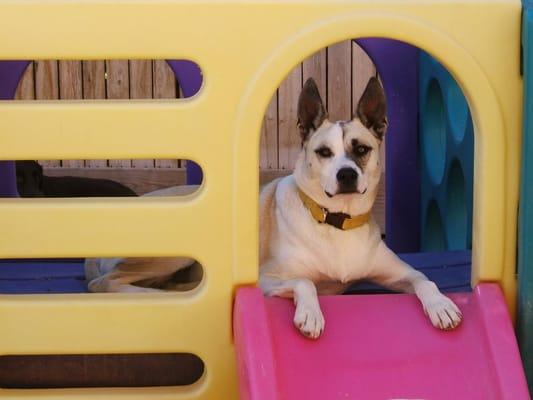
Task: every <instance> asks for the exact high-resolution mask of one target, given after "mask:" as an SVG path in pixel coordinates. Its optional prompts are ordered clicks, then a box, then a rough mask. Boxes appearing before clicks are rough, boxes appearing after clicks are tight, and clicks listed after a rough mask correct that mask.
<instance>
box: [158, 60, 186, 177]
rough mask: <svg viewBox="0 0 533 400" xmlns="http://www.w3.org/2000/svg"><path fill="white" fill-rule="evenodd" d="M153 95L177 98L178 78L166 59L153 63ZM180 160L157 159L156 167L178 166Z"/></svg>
mask: <svg viewBox="0 0 533 400" xmlns="http://www.w3.org/2000/svg"><path fill="white" fill-rule="evenodd" d="M152 76H153V88H152V90H153V97H154V99H175V98H176V97H177V93H176V78H175V77H174V73H173V72H172V69H171V68H170V67H169V65H168V64H167V62H166V61H165V60H154V62H153V63H152ZM178 166H179V165H178V160H155V167H156V168H177V167H178Z"/></svg>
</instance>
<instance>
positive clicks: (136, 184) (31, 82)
mask: <svg viewBox="0 0 533 400" xmlns="http://www.w3.org/2000/svg"><path fill="white" fill-rule="evenodd" d="M375 74H376V70H375V67H374V65H373V64H372V62H371V60H370V59H369V58H368V56H367V55H366V53H365V52H364V51H363V50H362V49H361V48H360V47H359V46H358V45H357V44H355V43H353V42H352V41H350V40H347V41H344V42H340V43H337V44H335V45H332V46H329V47H327V48H324V49H322V50H320V51H318V52H317V53H316V54H314V55H312V56H311V57H309V58H307V59H306V60H304V61H303V62H302V63H301V64H299V65H297V66H296V67H295V68H294V69H293V70H292V71H291V72H290V73H289V74H288V76H287V77H286V78H285V80H284V81H283V82H282V84H281V85H280V87H279V88H278V90H277V91H276V93H275V94H274V95H273V97H272V100H271V101H270V104H269V106H268V108H267V109H266V111H265V117H264V121H263V126H262V129H261V145H260V165H259V167H260V171H261V181H262V183H264V182H267V181H269V180H270V179H272V178H274V177H276V176H280V175H285V174H288V173H289V172H290V171H291V170H292V168H293V167H294V162H295V160H296V157H297V155H298V152H299V150H300V138H299V133H298V130H297V128H296V106H297V101H298V96H299V93H300V90H301V88H302V85H303V82H305V80H306V79H307V78H309V77H313V78H314V79H315V80H316V82H317V84H318V87H319V89H320V93H321V95H322V98H323V100H324V101H325V102H326V105H327V108H328V112H329V115H330V118H331V119H332V120H348V119H350V118H351V116H352V115H354V113H355V107H356V106H357V102H358V100H359V98H360V96H361V94H362V92H363V90H364V88H365V86H366V83H367V82H368V79H369V78H370V77H371V76H373V75H375ZM179 97H181V92H180V89H179V85H178V84H177V82H176V80H175V78H174V74H173V72H172V70H171V69H170V67H169V66H168V65H167V63H166V62H165V61H163V60H154V61H152V60H105V61H104V60H103V61H55V60H46V61H35V62H32V63H31V64H30V66H29V67H28V69H27V71H26V72H25V74H24V76H23V78H22V80H21V82H20V84H19V87H18V90H17V93H16V98H17V99H20V100H34V99H35V100H56V99H150V98H154V99H161V98H179ZM40 162H41V164H43V166H45V170H46V173H47V174H48V175H55V176H60V175H74V176H89V177H109V178H111V179H115V180H117V181H120V182H122V183H124V184H127V185H129V186H130V187H132V188H133V189H134V190H136V191H137V192H138V193H144V192H147V191H150V190H154V189H157V188H160V187H164V186H171V185H176V184H182V183H183V182H184V176H185V175H184V171H183V167H184V166H185V163H186V161H182V160H150V159H148V160H138V159H136V160H41V161H40ZM382 186H383V185H382ZM383 196H384V193H383V190H382V191H381V194H380V196H378V201H377V204H376V207H375V214H376V216H377V219H378V222H379V223H380V225H382V226H383V224H384V207H383V203H384V202H383Z"/></svg>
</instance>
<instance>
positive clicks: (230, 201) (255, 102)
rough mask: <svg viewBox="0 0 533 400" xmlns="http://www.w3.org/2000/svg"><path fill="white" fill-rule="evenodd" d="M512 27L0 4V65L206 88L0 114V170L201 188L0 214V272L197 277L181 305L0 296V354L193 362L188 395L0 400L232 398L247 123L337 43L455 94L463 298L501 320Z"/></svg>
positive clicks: (299, 10) (513, 19)
mask: <svg viewBox="0 0 533 400" xmlns="http://www.w3.org/2000/svg"><path fill="white" fill-rule="evenodd" d="M520 11H521V6H520V1H519V0H513V1H503V0H502V1H496V0H494V1H486V2H481V1H430V0H418V1H417V0H411V1H407V0H406V1H401V0H389V1H385V0H381V1H379V0H378V1H375V0H353V1H348V0H328V1H326V0H323V1H319V0H307V1H298V0H278V1H275V0H265V1H250V0H249V1H246V0H238V1H237V0H229V1H217V0H204V1H197V0H121V1H119V0H114V1H110V0H40V1H39V0H0V59H105V58H117V59H131V58H147V59H166V58H170V59H176V58H185V59H190V60H193V61H195V62H197V63H198V64H199V65H200V67H201V68H202V69H203V72H204V78H205V83H204V87H203V88H202V90H201V91H200V93H199V94H198V95H197V96H195V97H194V98H192V99H190V100H183V101H181V100H180V101H167V100H164V101H163V100H162V101H135V102H120V101H106V102H100V101H94V102H76V101H69V102H66V101H65V102H63V101H62V102H46V103H43V102H31V103H26V102H16V103H15V102H5V103H4V102H2V103H0V159H6V160H9V159H77V158H81V159H84V158H85V159H97V158H104V159H110V158H187V159H192V160H196V161H198V162H199V163H200V164H201V166H202V167H203V169H204V172H205V182H204V185H203V187H202V189H201V190H200V191H199V192H198V193H197V194H196V195H193V196H191V197H188V198H180V199H175V198H138V199H137V198H136V199H106V200H103V199H98V200H95V199H92V200H89V199H67V200H51V199H23V200H20V199H17V200H9V199H2V200H0V227H1V235H2V236H1V239H0V257H78V256H172V255H189V256H192V257H194V258H196V259H197V260H198V261H200V262H201V263H202V264H203V266H204V267H205V269H206V280H205V282H204V283H203V285H201V287H200V288H199V289H198V290H196V291H195V292H193V293H190V294H185V295H183V294H175V293H168V294H147V295H143V296H133V295H128V294H125V295H118V294H90V295H89V294H87V295H48V296H41V295H35V296H25V295H24V296H8V295H3V296H0V327H1V328H0V354H30V353H31V354H35V353H41V354H43V353H115V352H176V351H187V352H193V353H195V354H197V355H198V356H200V357H201V358H202V359H203V360H204V362H205V365H206V374H205V376H204V377H203V378H202V380H201V381H200V382H199V383H197V384H195V385H193V386H192V387H190V388H159V389H141V390H139V389H115V390H111V391H109V390H107V389H100V390H59V391H58V390H52V391H21V390H15V391H0V395H1V396H4V397H6V398H19V397H20V398H26V399H30V398H31V399H33V398H35V399H41V398H47V399H60V398H61V399H63V398H72V399H74V398H76V399H90V398H91V399H92V398H95V395H99V396H101V397H99V398H105V399H133V398H135V399H145V398H148V397H147V395H148V394H151V395H152V396H151V397H150V398H153V399H170V398H173V399H204V398H211V399H234V398H237V393H236V373H235V368H234V366H235V363H234V355H233V348H232V329H231V308H232V295H233V293H234V290H235V287H236V286H238V285H245V284H252V283H254V282H255V281H256V278H257V251H258V246H257V238H258V219H257V201H258V155H259V132H260V126H261V121H262V118H263V114H264V111H265V108H266V105H267V103H268V101H269V99H270V98H271V95H272V93H273V92H274V90H275V89H276V87H277V86H278V85H279V83H280V82H281V80H282V79H283V78H284V76H285V75H286V74H287V73H288V71H289V70H290V69H291V68H292V67H293V66H294V65H295V64H296V63H298V62H299V61H301V60H302V59H304V58H305V57H307V56H309V55H310V54H312V53H313V52H314V51H316V50H318V49H320V48H322V47H324V46H326V45H329V44H332V43H334V42H337V41H340V40H343V39H347V38H355V37H364V36H384V37H390V38H395V39H399V40H404V41H406V42H409V43H412V44H414V45H416V46H419V47H421V48H423V49H425V50H427V51H428V52H430V53H431V54H433V55H434V56H435V57H437V58H438V59H440V61H441V62H442V63H443V64H444V65H445V66H446V67H447V68H448V69H449V70H450V71H451V73H452V74H453V75H454V77H455V78H456V80H457V81H458V82H459V84H460V85H461V87H462V88H463V90H464V92H465V94H466V96H467V98H468V101H469V104H470V107H471V109H472V115H473V118H474V123H475V130H476V140H475V189H474V192H475V193H474V197H475V200H474V210H475V215H474V244H473V259H474V261H473V263H474V265H473V271H474V274H473V281H474V282H477V281H479V280H485V281H500V282H501V283H502V285H503V288H504V291H505V294H506V296H507V300H508V302H509V305H510V307H511V308H512V307H513V304H514V298H515V280H514V271H515V246H516V211H517V194H518V179H519V174H518V171H519V162H520V160H519V157H520V151H519V149H520V121H521V105H520V104H521V80H520V76H519V60H520V55H519V44H520V40H519V39H520ZM73 232H75V234H73ZM184 232H186V234H184ZM111 393H112V394H114V397H113V396H111ZM60 396H62V397H60Z"/></svg>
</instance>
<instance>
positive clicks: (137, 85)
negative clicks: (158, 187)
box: [129, 60, 154, 168]
mask: <svg viewBox="0 0 533 400" xmlns="http://www.w3.org/2000/svg"><path fill="white" fill-rule="evenodd" d="M129 63H130V98H131V99H151V98H152V61H151V60H130V62H129ZM131 164H132V167H133V168H153V167H154V160H153V159H143V160H140V159H136V160H132V162H131Z"/></svg>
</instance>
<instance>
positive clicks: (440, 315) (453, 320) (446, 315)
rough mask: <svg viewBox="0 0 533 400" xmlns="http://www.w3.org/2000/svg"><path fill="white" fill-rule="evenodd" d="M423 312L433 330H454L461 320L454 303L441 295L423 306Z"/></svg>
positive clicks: (459, 312)
mask: <svg viewBox="0 0 533 400" xmlns="http://www.w3.org/2000/svg"><path fill="white" fill-rule="evenodd" d="M424 312H425V313H426V315H427V316H428V317H429V319H430V320H431V323H432V324H433V326H434V327H435V328H439V329H445V330H449V329H454V328H456V327H457V326H458V325H459V324H460V323H461V319H462V318H463V315H462V314H461V311H460V310H459V308H458V307H457V306H456V305H455V303H454V302H453V301H452V300H450V299H449V298H448V297H446V296H444V295H443V294H439V295H438V296H435V297H434V298H433V299H431V300H429V301H428V302H427V303H426V304H424Z"/></svg>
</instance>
